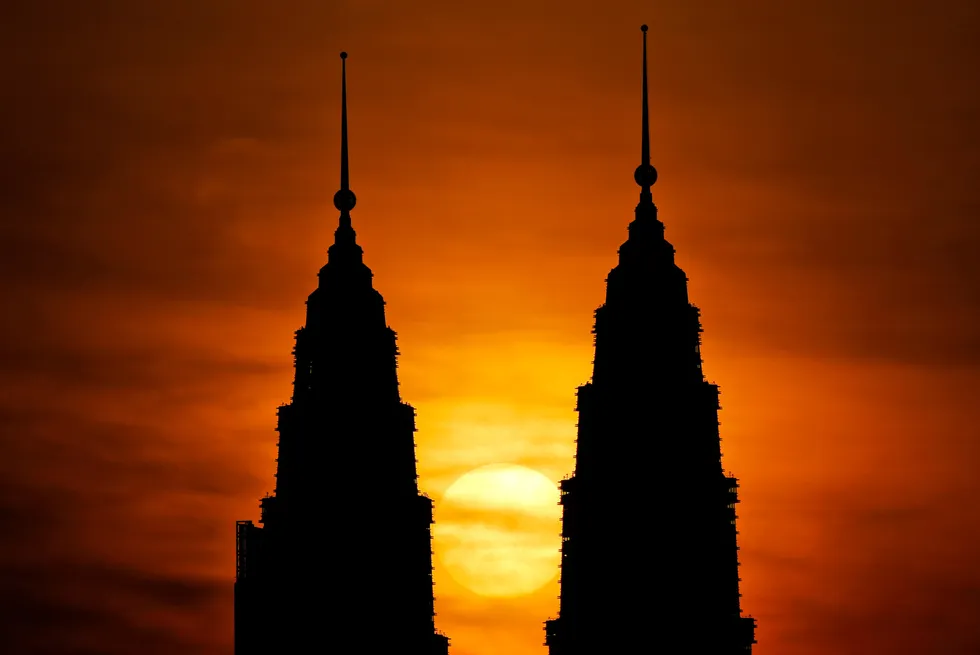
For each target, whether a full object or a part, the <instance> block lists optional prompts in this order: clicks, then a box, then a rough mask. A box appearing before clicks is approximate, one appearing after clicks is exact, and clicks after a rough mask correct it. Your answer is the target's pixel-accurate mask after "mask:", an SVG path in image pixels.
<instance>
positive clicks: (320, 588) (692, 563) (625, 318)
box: [235, 25, 755, 655]
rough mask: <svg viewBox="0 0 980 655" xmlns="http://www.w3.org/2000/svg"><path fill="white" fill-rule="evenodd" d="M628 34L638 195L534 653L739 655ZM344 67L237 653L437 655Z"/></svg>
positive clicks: (403, 413) (708, 434)
mask: <svg viewBox="0 0 980 655" xmlns="http://www.w3.org/2000/svg"><path fill="white" fill-rule="evenodd" d="M642 29H643V119H642V148H641V157H640V165H639V166H638V167H637V169H636V171H635V173H634V176H633V177H634V179H635V181H636V183H637V184H638V185H639V186H640V189H641V191H640V201H639V204H638V205H637V206H636V210H635V218H634V220H633V221H632V222H631V223H630V224H629V237H628V238H627V239H626V242H625V243H623V245H622V246H621V247H620V249H619V263H618V264H617V266H616V267H615V268H613V269H612V271H611V272H610V273H609V277H608V278H607V280H606V282H607V289H606V302H605V303H604V304H603V305H602V306H601V307H599V309H597V310H596V312H595V330H594V332H595V363H594V369H593V372H592V381H591V382H588V383H587V384H584V385H582V386H581V387H579V389H578V394H577V396H578V404H577V408H576V409H577V411H578V414H579V421H578V439H577V452H576V464H575V472H574V475H572V476H570V477H569V478H567V479H565V480H563V481H562V483H561V504H562V506H563V511H562V515H563V516H562V551H561V600H560V608H559V614H558V618H556V619H552V620H550V621H547V622H546V624H545V635H546V638H545V643H546V645H547V646H548V648H549V651H550V654H551V655H605V654H607V653H609V654H613V653H649V654H654V653H664V654H666V653H671V654H687V653H691V654H699V655H700V654H704V655H735V654H736V653H738V654H746V653H751V650H752V644H753V643H755V637H754V635H755V622H754V619H752V618H749V617H743V616H742V612H741V606H740V602H739V601H740V594H739V580H740V578H739V562H738V546H737V545H736V535H737V534H738V533H737V532H736V529H735V504H736V503H737V502H738V498H737V489H738V482H737V481H736V479H735V478H733V477H730V476H728V475H726V474H725V473H724V470H723V468H722V464H721V445H720V438H719V434H718V409H719V404H718V387H717V386H715V385H713V384H710V383H708V382H707V381H706V380H705V377H704V374H703V373H702V371H701V353H700V343H701V323H700V319H699V311H698V309H697V307H695V306H694V305H692V304H691V303H690V302H689V300H688V295H687V277H686V276H685V274H684V271H682V270H681V269H680V268H679V267H678V266H677V265H676V264H675V263H674V248H673V246H671V244H670V243H668V242H667V241H666V240H665V238H664V225H663V223H661V222H660V220H659V219H658V217H657V207H656V205H654V203H653V197H652V195H651V192H650V189H651V187H652V186H653V184H654V183H655V182H656V181H657V171H656V169H655V168H654V167H653V166H652V165H651V164H650V133H649V116H648V114H649V111H648V101H647V63H646V59H647V57H646V31H647V28H646V26H645V25H644V26H643V28H642ZM340 56H341V59H342V60H344V61H343V64H342V70H343V73H342V85H343V94H342V110H341V146H340V191H338V192H337V194H336V195H335V196H334V205H335V206H336V207H337V209H338V210H339V211H340V224H339V226H338V228H337V230H336V232H335V233H334V235H335V239H334V243H333V245H332V246H330V249H329V256H328V259H327V263H326V265H325V266H324V267H323V268H321V269H320V272H319V275H318V277H319V284H318V286H317V288H316V289H315V290H314V291H313V293H311V294H310V296H309V299H308V300H307V301H306V325H305V326H304V327H302V328H300V329H299V330H297V331H296V345H295V349H294V350H293V355H294V356H295V363H296V375H295V380H294V382H293V396H292V400H291V401H290V402H289V403H288V404H285V405H283V406H281V407H279V410H278V426H277V431H278V432H279V444H278V447H279V458H278V460H277V461H278V471H277V473H276V488H275V492H274V493H273V494H272V495H270V496H267V497H266V498H263V499H262V501H261V518H260V521H259V522H260V524H261V525H255V524H253V523H252V522H251V521H239V522H238V525H237V577H236V582H235V653H236V655H252V654H256V655H258V654H262V655H269V654H272V653H274V654H276V655H299V654H301V653H302V654H306V653H336V654H341V653H344V654H347V653H379V654H381V653H385V654H390V653H405V654H411V655H446V654H447V653H448V652H449V639H448V637H446V636H445V635H443V634H441V633H440V632H439V631H438V630H437V629H436V627H435V611H434V608H433V589H432V546H431V524H432V501H431V500H430V499H429V498H428V497H426V496H425V495H423V494H422V493H420V492H419V487H418V474H417V471H416V459H415V440H414V433H415V410H414V408H413V407H412V406H411V405H409V404H407V403H405V402H403V401H402V399H401V396H400V394H399V392H398V376H397V364H396V358H397V355H398V348H397V346H396V345H395V332H394V331H393V330H392V329H391V328H390V327H388V324H387V322H386V320H385V311H384V306H385V302H384V300H383V298H382V297H381V294H380V293H378V291H377V290H375V289H374V287H373V286H372V283H371V280H372V273H371V269H369V268H368V267H367V266H366V265H365V264H364V261H363V251H362V250H361V247H360V246H359V245H357V242H356V240H355V234H354V229H353V227H352V226H351V210H352V209H354V205H355V204H356V200H357V199H356V197H355V196H354V192H353V191H351V189H350V177H349V170H348V164H347V70H346V57H347V55H346V53H341V55H340ZM325 464H333V465H329V466H328V465H325ZM365 470H369V471H370V473H371V475H370V477H371V479H372V480H373V482H372V484H371V485H370V486H368V487H364V486H363V485H362V484H361V481H362V480H363V479H364V471H365Z"/></svg>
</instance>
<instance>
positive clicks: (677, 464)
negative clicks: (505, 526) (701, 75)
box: [545, 25, 755, 655]
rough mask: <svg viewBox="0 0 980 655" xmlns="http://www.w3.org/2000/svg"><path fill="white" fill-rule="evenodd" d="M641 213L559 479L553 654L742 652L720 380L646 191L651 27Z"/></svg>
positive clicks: (751, 624)
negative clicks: (569, 463)
mask: <svg viewBox="0 0 980 655" xmlns="http://www.w3.org/2000/svg"><path fill="white" fill-rule="evenodd" d="M642 29H643V119H642V134H643V137H642V153H641V159H640V166H639V167H638V168H637V169H636V172H635V173H634V179H635V180H636V183H637V184H638V185H639V186H640V187H641V189H642V191H641V192H640V202H639V204H638V205H637V207H636V218H635V220H634V221H633V222H632V223H630V225H629V237H628V238H627V240H626V242H625V243H624V244H623V245H622V246H621V247H620V249H619V264H618V265H617V266H616V267H615V268H613V269H612V271H611V272H610V273H609V277H608V278H607V280H606V284H607V288H606V302H605V304H603V305H602V306H601V307H599V309H597V310H596V313H595V330H594V333H595V361H594V366H593V372H592V381H591V382H589V383H587V384H584V385H582V386H581V387H579V389H578V406H577V407H576V409H577V411H578V414H579V422H578V440H577V452H576V464H575V473H574V475H573V476H571V477H569V478H568V479H566V480H564V481H562V483H561V504H562V506H563V511H562V514H563V516H562V554H561V603H560V609H559V615H558V618H557V619H552V620H550V621H548V622H547V623H546V625H545V633H546V635H547V637H546V642H545V643H546V644H547V645H548V646H549V650H550V653H551V655H580V654H581V655H596V654H597V653H691V654H692V655H693V654H697V655H734V654H735V653H739V654H740V655H744V654H745V653H750V652H751V650H752V644H753V643H755V620H754V619H752V618H749V617H743V616H742V615H741V607H740V602H739V599H740V594H739V584H738V583H739V576H738V546H737V545H736V535H737V532H736V530H735V503H737V502H738V499H737V496H736V491H737V488H738V482H737V481H736V479H735V478H734V477H731V476H728V475H726V474H725V473H724V471H723V469H722V465H721V442H720V438H719V434H718V409H719V404H718V387H717V386H715V385H713V384H710V383H709V382H707V381H706V380H705V378H704V375H703V373H702V371H701V352H700V344H701V322H700V318H699V317H700V313H699V311H698V309H697V307H695V306H694V305H692V304H691V303H690V302H689V301H688V296H687V277H686V276H685V274H684V271H682V270H681V269H680V268H679V267H678V266H677V265H676V264H675V263H674V248H673V246H671V244H670V243H668V242H667V241H666V240H665V238H664V225H663V223H661V222H660V220H659V219H658V218H657V208H656V206H655V205H654V204H653V197H652V195H651V193H650V187H652V186H653V184H654V183H655V182H656V181H657V171H656V169H655V168H654V167H653V166H651V165H650V133H649V110H648V102H647V62H646V59H647V57H646V31H647V28H646V26H645V25H644V26H643V28H642Z"/></svg>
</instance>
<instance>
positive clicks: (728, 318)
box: [0, 0, 980, 655]
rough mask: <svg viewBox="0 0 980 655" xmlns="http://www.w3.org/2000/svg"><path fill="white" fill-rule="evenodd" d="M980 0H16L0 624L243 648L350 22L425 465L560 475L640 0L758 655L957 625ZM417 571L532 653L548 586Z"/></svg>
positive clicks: (967, 585) (632, 96)
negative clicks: (245, 543) (732, 485)
mask: <svg viewBox="0 0 980 655" xmlns="http://www.w3.org/2000/svg"><path fill="white" fill-rule="evenodd" d="M7 5H12V6H7ZM978 12H980V9H978V5H977V3H976V2H973V1H971V0H962V1H959V2H954V1H953V0H935V1H933V2H929V3H921V2H915V3H913V2H909V1H906V0H890V1H889V2H884V1H883V0H868V1H865V2H862V3H855V2H850V1H848V0H827V1H825V2H820V3H795V2H785V1H784V0H752V1H748V2H737V3H735V2H733V3H717V2H708V1H707V0H684V1H680V0H677V1H673V2H660V3H650V2H639V1H636V0H623V1H621V2H616V3H609V2H607V3H592V2H585V1H583V0H563V1H562V2H557V0H554V1H552V0H548V1H543V2H534V1H531V0H523V1H521V2H518V1H517V0H513V1H506V2H494V3H478V2H455V1H453V2H451V1H449V0H441V1H436V0H416V1H413V2H395V1H391V0H385V1H383V2H382V1H381V0H348V1H347V2H331V3H324V2H321V1H319V0H284V1H282V2H275V3H271V2H265V1H263V0H234V1H232V0H203V1H197V2H192V1H190V0H179V1H175V0H141V1H140V2H132V1H130V0H94V1H92V2H84V3H83V2H70V1H69V0H36V1H34V2H30V3H28V2H21V3H6V4H5V6H4V9H3V13H2V16H0V55H2V56H0V89H2V93H3V96H2V98H0V99H2V102H0V153H2V155H3V156H2V158H0V276H2V300H3V304H4V305H3V306H4V311H3V312H2V314H0V337H2V338H0V525H2V526H3V529H2V530H0V598H2V599H3V600H4V603H3V606H4V612H3V613H0V635H2V638H3V639H5V640H6V641H7V642H8V643H6V644H2V643H0V646H3V648H0V650H4V652H10V653H13V654H17V655H19V654H20V653H31V654H32V655H35V654H36V655H48V654H51V655H54V654H57V655H88V654H95V653H98V654H100V655H122V654H129V653H136V652H139V653H142V654H144V655H155V654H156V653H167V654H168V655H169V654H171V653H174V652H180V653H185V654H188V655H219V654H228V653H230V645H231V635H232V632H231V617H232V603H231V598H232V596H231V583H232V579H233V575H234V521H235V520H236V519H242V518H256V514H257V500H258V498H259V497H260V496H261V495H263V494H264V493H265V492H266V491H268V490H270V489H271V487H272V483H273V478H272V473H273V470H274V461H273V458H274V457H275V448H274V444H275V433H274V432H273V427H274V425H275V407H276V406H277V405H278V404H279V403H280V402H282V401H284V400H286V399H287V397H288V394H289V392H290V379H291V370H290V366H291V357H290V349H291V347H292V332H293V330H294V329H295V328H297V327H299V325H300V324H301V322H302V320H303V310H304V307H303V301H304V299H305V297H306V295H307V294H308V293H309V291H310V290H312V288H313V286H314V284H315V281H316V271H317V270H318V268H319V267H320V266H321V265H322V263H323V262H324V261H325V258H326V248H327V246H328V245H329V243H330V240H331V235H332V230H333V229H334V226H335V224H336V217H337V212H336V211H335V210H334V209H333V206H332V196H333V193H334V192H335V191H336V190H337V187H338V172H337V171H338V169H337V167H338V157H337V152H338V141H339V134H338V124H339V115H338V114H339V84H338V77H339V59H338V57H337V54H338V52H339V51H340V50H347V51H348V52H350V59H349V60H348V64H349V85H350V87H349V91H350V111H351V118H350V125H351V181H352V188H353V189H354V191H355V192H356V193H357V197H358V204H357V208H356V209H355V210H354V212H353V218H354V226H355V228H356V229H357V231H358V240H359V242H360V243H361V244H362V245H363V247H364V249H365V260H366V262H367V263H368V265H369V266H370V267H371V268H372V269H373V270H374V273H375V283H376V286H377V287H378V288H379V290H380V291H381V292H382V293H383V294H384V296H385V299H386V300H387V302H388V307H387V312H388V319H389V322H390V324H391V325H392V327H393V328H394V329H396V330H397V331H398V333H399V344H400V348H401V351H402V353H403V355H402V357H401V360H400V368H399V374H400V379H401V382H402V392H403V395H404V397H405V399H406V400H407V401H408V402H410V403H412V404H414V405H415V406H416V407H417V409H418V414H419V416H418V426H419V432H418V444H419V447H418V455H419V460H420V472H421V475H422V479H421V484H422V486H423V488H424V489H425V490H426V491H427V492H428V493H430V494H431V495H432V496H433V498H434V499H435V500H437V501H439V500H440V498H441V495H442V493H443V492H444V491H445V490H446V489H447V488H448V487H449V485H450V484H452V482H453V481H454V480H456V479H457V478H458V477H459V476H460V475H462V474H464V473H466V472H467V471H469V470H471V469H474V468H476V467H479V466H483V465H486V464H491V463H505V462H509V463H515V464H520V465H523V466H528V467H531V468H533V469H535V470H538V471H540V472H542V473H543V474H545V475H546V476H548V477H549V478H551V479H552V480H558V479H560V478H561V477H562V476H563V475H564V474H566V473H568V472H569V471H570V470H571V468H572V465H573V460H572V457H571V456H572V452H573V439H574V423H575V415H574V412H573V411H572V408H573V404H574V390H575V387H576V386H577V385H578V384H581V383H582V382H584V381H586V380H587V379H588V376H589V373H590V361H591V359H592V352H591V346H592V341H591V334H590V329H591V326H592V311H593V310H594V309H595V307H596V306H598V305H599V304H600V302H601V301H602V295H603V280H604V278H605V275H606V273H607V272H608V270H609V269H610V268H611V267H612V266H613V265H614V264H615V253H616V248H617V247H618V245H619V244H620V243H621V242H622V241H623V240H624V239H625V236H626V231H625V230H626V225H627V223H628V222H629V220H630V218H631V216H632V209H633V206H634V205H635V202H636V198H637V187H636V186H635V184H634V183H633V181H632V171H633V169H634V168H635V166H636V164H637V160H638V157H639V82H640V79H639V64H640V61H639V47H640V40H639V31H638V27H639V25H640V24H641V23H644V22H645V23H649V24H650V28H651V31H650V48H651V60H650V84H651V94H652V96H651V115H652V121H653V123H652V145H653V147H652V151H653V163H654V164H655V165H656V166H657V168H658V170H659V172H660V181H659V182H658V183H657V185H656V187H655V188H654V198H655V199H656V201H657V203H658V205H659V207H660V210H661V217H662V219H663V220H664V222H665V223H666V226H667V234H668V238H669V239H670V240H671V241H672V243H673V244H674V245H675V246H676V247H677V249H678V262H679V263H680V265H681V266H682V267H683V268H684V269H685V271H686V272H687V273H688V275H689V277H690V278H691V297H692V299H693V301H694V302H695V303H697V304H698V305H699V306H700V307H701V308H702V313H703V323H704V326H705V335H704V340H705V345H704V348H703V352H704V355H705V358H706V363H705V370H706V373H707V375H708V377H709V379H711V380H712V381H715V382H717V383H719V384H720V385H721V389H722V405H723V408H724V409H723V411H722V414H721V421H722V435H723V439H724V441H723V449H724V452H725V466H726V468H728V469H731V470H732V471H733V472H735V473H736V474H737V475H738V476H739V477H740V478H741V480H742V489H741V498H742V501H743V503H742V505H741V506H740V512H739V513H740V517H741V518H740V523H739V529H740V532H741V535H740V544H741V547H742V550H741V557H742V562H743V570H742V577H743V583H742V585H743V588H742V591H743V596H744V598H743V601H744V607H745V608H746V610H747V611H748V612H749V613H751V614H752V615H754V616H755V617H756V618H757V619H758V620H759V629H758V633H757V635H758V639H759V642H760V643H759V645H758V647H757V651H756V652H757V653H758V654H759V655H777V654H778V655H816V654H818V653H819V654H821V655H823V654H824V653H827V652H833V653H835V654H837V655H868V654H876V653H888V654H895V655H906V654H908V655H911V654H913V653H915V654H917V655H918V654H920V653H932V652H936V653H944V655H960V654H966V653H975V652H977V651H978V650H980V629H978V628H977V617H978V616H980V563H978V561H977V558H976V553H977V552H978V550H980V509H978V508H980V504H978V503H977V501H976V499H977V498H978V497H980V496H978V494H980V475H978V474H977V468H978V464H980V429H978V427H977V426H978V422H977V416H976V411H975V408H976V407H977V405H978V403H977V383H978V382H980V375H978V373H980V338H978V335H980V266H978V263H977V256H976V253H977V252H978V248H980V221H978V219H980V198H978V195H980V194H978V191H977V182H976V180H977V176H978V173H980V129H978V120H980V99H978V94H977V91H976V73H975V70H974V66H975V62H976V61H978V60H980V52H978V48H980V46H978V44H980V38H977V35H978V32H980V29H978V27H980V16H978ZM652 471H653V468H652ZM669 500H670V499H669V498H661V499H657V502H669ZM651 512H653V510H651ZM437 517H438V513H437ZM436 581H437V588H436V593H437V596H438V599H437V611H438V612H439V616H438V617H437V621H438V627H439V628H440V629H441V630H443V631H444V632H446V633H447V634H449V635H450V637H451V638H452V639H453V646H452V652H453V653H454V655H489V654H491V653H498V652H510V653H513V655H526V654H530V653H543V652H544V650H543V646H541V642H542V641H543V637H544V633H543V630H542V622H543V621H544V620H545V619H546V618H549V617H550V616H553V615H554V613H555V612H556V611H557V600H556V595H557V593H558V590H557V583H555V582H552V583H549V584H546V585H545V586H544V587H543V588H542V589H541V590H540V591H538V592H535V593H534V594H531V595H529V596H525V597H521V598H518V599H500V598H482V597H480V596H477V595H475V594H473V593H471V592H469V591H467V590H466V589H465V588H463V587H461V586H460V585H458V584H457V583H455V582H454V581H453V579H452V576H450V575H448V573H447V572H446V571H445V570H444V567H442V566H439V565H438V560H437V569H436ZM649 593H650V594H654V595H655V594H656V593H657V592H656V590H655V589H651V590H649ZM8 599H10V600H12V601H14V602H8ZM505 649H506V650H505Z"/></svg>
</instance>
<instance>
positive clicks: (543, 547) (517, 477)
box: [433, 464, 561, 597]
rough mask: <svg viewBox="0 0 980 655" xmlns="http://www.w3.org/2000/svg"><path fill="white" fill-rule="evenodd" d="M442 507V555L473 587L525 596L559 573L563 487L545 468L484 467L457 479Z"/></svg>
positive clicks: (438, 533) (438, 534)
mask: <svg viewBox="0 0 980 655" xmlns="http://www.w3.org/2000/svg"><path fill="white" fill-rule="evenodd" d="M436 512H437V515H436V522H435V525H434V526H433V527H434V529H433V536H434V540H435V552H436V555H437V556H438V557H439V560H440V561H441V562H442V563H443V565H444V566H445V567H446V570H447V571H448V572H449V574H450V575H451V576H452V577H453V579H454V580H456V581H457V582H458V583H460V584H461V585H463V586H464V587H466V588H467V589H469V590H471V591H473V592H474V593H477V594H479V595H481V596H498V597H500V596H524V595H527V594H530V593H533V592H534V591H536V590H538V589H540V588H541V587H542V586H544V585H545V584H547V583H548V582H549V581H551V580H552V579H553V578H554V577H555V576H556V575H558V564H559V561H560V554H559V553H560V548H561V536H560V523H559V520H560V518H561V508H560V507H559V505H558V487H557V486H556V485H555V483H554V482H552V481H551V480H550V479H548V478H547V477H546V476H545V475H543V474H542V473H539V472H538V471H535V470H533V469H529V468H527V467H525V466H517V465H515V464H488V465H486V466H481V467H480V468H477V469H473V470H472V471H470V472H469V473H466V474H464V475H462V476H461V477H460V478H458V479H457V480H456V481H455V482H453V484H452V485H450V487H449V488H448V489H447V490H446V493H445V494H444V495H443V497H442V500H441V501H439V504H438V506H437V508H436Z"/></svg>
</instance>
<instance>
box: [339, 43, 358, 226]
mask: <svg viewBox="0 0 980 655" xmlns="http://www.w3.org/2000/svg"><path fill="white" fill-rule="evenodd" d="M340 69H341V73H340V75H341V78H340V79H341V82H340V84H341V91H340V191H338V192H337V193H335V194H334V196H333V206H334V207H336V208H337V209H339V210H340V226H339V227H338V228H337V231H336V232H335V233H334V237H335V240H336V242H337V243H341V242H349V243H353V242H354V229H353V228H352V227H351V222H350V211H351V210H352V209H354V205H356V204H357V196H355V195H354V192H353V191H351V190H350V165H349V163H348V161H347V53H346V52H341V53H340Z"/></svg>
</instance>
